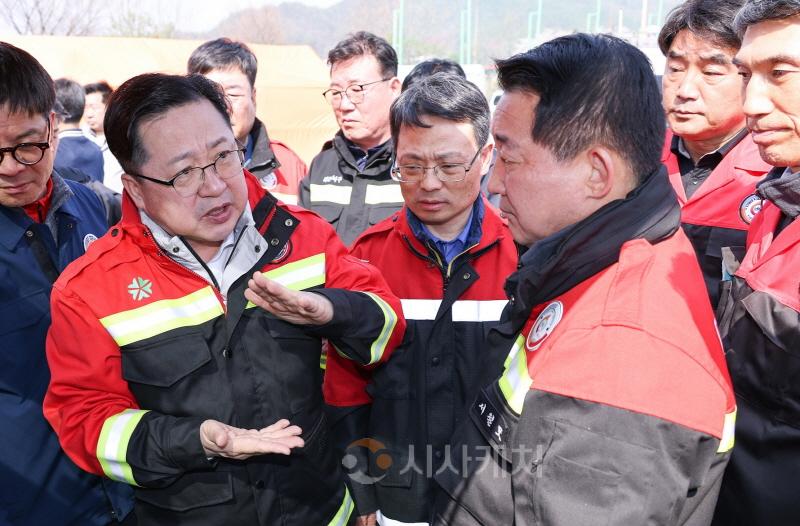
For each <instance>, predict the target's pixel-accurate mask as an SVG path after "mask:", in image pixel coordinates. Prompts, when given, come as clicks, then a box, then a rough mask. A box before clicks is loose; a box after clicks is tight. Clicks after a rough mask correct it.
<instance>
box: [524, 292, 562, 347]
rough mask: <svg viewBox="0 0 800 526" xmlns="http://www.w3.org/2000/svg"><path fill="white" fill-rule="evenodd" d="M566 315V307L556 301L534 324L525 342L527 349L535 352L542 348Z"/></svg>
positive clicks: (540, 314)
mask: <svg viewBox="0 0 800 526" xmlns="http://www.w3.org/2000/svg"><path fill="white" fill-rule="evenodd" d="M563 315H564V305H563V304H562V303H561V302H560V301H554V302H553V303H551V304H550V305H548V306H547V307H545V308H544V310H543V311H542V312H541V313H539V317H538V318H536V321H535V322H534V324H533V328H532V329H531V332H529V333H528V338H527V339H526V340H525V348H527V349H528V350H529V351H535V350H536V349H538V348H539V347H541V346H542V344H543V343H544V341H545V340H546V339H547V337H548V336H550V333H552V332H553V330H554V329H555V328H556V325H558V322H560V321H561V317H562V316H563Z"/></svg>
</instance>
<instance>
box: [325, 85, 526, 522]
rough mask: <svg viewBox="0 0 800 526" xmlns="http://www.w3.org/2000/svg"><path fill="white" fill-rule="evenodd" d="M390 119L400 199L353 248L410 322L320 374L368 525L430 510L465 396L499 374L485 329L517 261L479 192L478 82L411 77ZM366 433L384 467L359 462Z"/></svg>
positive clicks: (482, 120) (482, 107)
mask: <svg viewBox="0 0 800 526" xmlns="http://www.w3.org/2000/svg"><path fill="white" fill-rule="evenodd" d="M391 130H392V137H393V139H394V144H395V148H396V150H397V166H395V167H394V168H393V170H392V174H393V176H394V178H395V180H396V181H399V182H400V189H401V191H402V194H403V197H404V199H405V207H404V208H403V209H401V210H400V211H399V212H397V213H395V214H394V215H392V216H391V217H390V218H387V219H385V220H384V221H382V222H381V223H379V224H377V225H375V226H374V227H372V228H371V229H369V230H367V231H366V232H365V233H364V234H363V235H362V236H361V237H359V238H358V240H356V242H355V244H354V245H353V249H352V254H353V255H354V256H356V257H358V258H360V259H363V260H365V261H368V262H369V263H371V264H372V265H375V266H376V267H377V268H378V269H379V270H380V271H381V272H382V273H383V275H384V276H385V277H386V279H387V281H388V282H389V286H390V287H391V288H392V292H394V293H395V294H396V295H397V296H399V297H400V298H401V301H402V305H403V311H404V313H405V315H406V319H407V320H409V330H408V331H406V338H405V340H404V345H403V347H402V348H400V349H398V351H397V352H396V353H395V354H394V355H393V358H392V359H391V360H389V362H388V363H387V364H386V365H384V366H383V367H381V368H380V369H378V370H376V371H375V373H374V375H373V374H372V373H371V372H370V371H367V370H365V369H363V368H359V367H357V366H354V365H353V364H350V363H348V362H347V360H345V359H343V358H342V357H341V356H339V355H338V354H336V353H331V354H330V355H329V358H328V369H327V371H326V374H325V399H326V402H327V403H328V404H329V405H332V406H338V407H337V409H338V410H339V411H340V412H342V413H344V412H345V411H346V409H347V408H350V411H349V413H348V414H347V416H346V417H345V418H343V419H342V420H341V422H342V423H341V424H340V426H339V427H340V428H346V429H349V430H351V431H350V432H351V433H352V436H349V437H346V440H345V441H344V445H347V444H353V443H355V444H356V445H355V446H354V447H350V448H349V449H348V451H347V456H346V457H345V465H350V466H352V468H351V486H352V487H353V494H354V497H355V500H356V509H357V510H358V513H359V516H360V517H361V519H362V522H363V524H365V525H366V526H369V525H370V524H371V522H370V517H369V515H370V512H374V511H375V510H377V509H380V511H381V514H382V516H383V521H382V524H384V525H399V524H408V523H425V522H427V520H428V517H429V515H430V511H431V506H432V504H433V488H434V483H433V474H434V473H435V472H436V471H438V470H440V469H442V468H443V467H444V466H446V464H447V462H448V461H449V458H448V457H449V456H450V455H449V443H450V437H451V436H452V433H453V430H454V428H455V425H456V424H457V423H458V422H459V421H460V420H461V419H463V417H464V416H465V412H464V406H465V405H466V404H467V403H468V402H469V401H471V400H472V399H473V398H474V397H475V395H477V393H478V391H477V387H478V386H480V385H481V379H482V378H485V377H486V376H484V375H486V374H487V370H491V369H492V365H493V366H494V374H495V375H499V374H500V372H501V370H502V369H501V366H502V363H503V359H504V358H505V357H504V356H502V355H497V356H495V359H494V360H492V357H491V355H490V354H489V353H487V352H486V346H485V343H486V335H487V334H488V332H489V329H491V328H492V327H493V326H495V325H497V324H498V321H499V319H500V313H501V312H502V311H503V308H504V307H505V305H506V303H507V301H506V297H505V291H504V290H503V284H504V283H505V279H506V277H507V276H509V275H510V274H511V273H512V272H514V270H516V265H517V250H516V247H515V245H514V239H513V238H512V236H511V233H510V232H509V230H508V227H507V226H506V225H504V224H503V220H502V219H500V217H499V215H498V214H497V213H496V212H495V211H494V210H493V209H492V208H491V207H489V206H487V202H486V200H485V199H484V198H483V197H482V196H481V175H482V174H484V173H486V171H487V170H488V169H489V163H490V162H491V159H492V146H491V144H487V141H488V139H489V105H488V103H487V102H486V97H485V96H484V95H483V94H482V93H481V91H480V90H479V89H478V88H477V87H476V86H475V85H474V84H472V83H471V82H469V81H467V80H466V79H465V78H464V77H462V76H459V75H457V74H453V73H437V74H434V75H432V76H430V77H423V78H421V79H417V80H416V81H415V82H414V84H413V85H412V86H411V87H409V88H408V90H406V91H404V92H403V93H402V94H401V95H400V97H399V98H398V99H397V100H396V101H395V103H394V104H393V105H392V110H391ZM492 376H493V375H492V373H488V378H491V377H492ZM370 379H371V380H372V383H371V385H370V386H369V387H368V391H369V394H368V393H367V389H365V384H366V383H367V382H368V381H369V380H370ZM370 408H371V417H370ZM364 437H370V438H371V439H374V440H375V441H377V442H379V443H380V444H381V446H382V447H383V448H384V449H386V450H387V451H388V452H389V455H390V456H391V460H392V462H391V464H390V465H389V466H388V467H387V469H379V470H377V471H376V470H375V469H374V465H373V468H372V469H368V468H367V466H369V465H370V463H369V459H368V458H365V454H366V453H367V448H365V447H362V446H361V443H360V442H359V439H361V438H364ZM353 460H356V461H357V463H356V464H355V466H353V462H352V461H353ZM353 468H355V469H353ZM359 471H360V472H359ZM365 475H369V476H370V477H371V478H369V477H368V478H367V479H366V480H365V479H364V478H363V476H365ZM370 481H374V483H369V482H370ZM364 482H367V483H366V484H364ZM373 524H374V523H373Z"/></svg>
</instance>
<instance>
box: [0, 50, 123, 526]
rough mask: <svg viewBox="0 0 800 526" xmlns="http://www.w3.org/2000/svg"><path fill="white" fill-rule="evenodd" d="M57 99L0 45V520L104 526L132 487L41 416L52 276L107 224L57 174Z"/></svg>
mask: <svg viewBox="0 0 800 526" xmlns="http://www.w3.org/2000/svg"><path fill="white" fill-rule="evenodd" d="M54 104H55V89H54V86H53V80H52V79H51V78H50V75H48V74H47V72H46V71H45V70H44V68H42V66H41V64H39V62H38V61H37V60H36V59H35V58H34V57H32V56H31V55H29V54H28V53H26V52H25V51H23V50H21V49H18V48H16V47H14V46H12V45H10V44H7V43H4V42H0V341H2V352H0V422H2V425H0V524H3V525H30V524H82V525H87V526H95V525H97V526H100V525H106V524H110V523H115V522H117V521H123V520H125V519H126V517H131V516H132V514H131V513H130V511H131V509H132V501H131V493H130V489H128V488H127V487H125V486H124V485H121V484H115V483H112V482H110V481H104V480H103V479H100V478H99V477H95V476H93V475H89V474H88V473H85V472H84V471H82V470H81V469H79V468H78V467H77V466H76V465H75V464H74V463H73V462H72V461H71V460H70V459H69V458H68V457H67V456H66V455H65V454H64V452H63V451H62V449H61V446H60V445H59V443H58V438H57V437H56V435H55V433H53V430H52V428H51V427H50V425H49V424H48V423H47V421H46V420H45V419H44V417H43V415H42V401H43V399H44V395H45V391H46V389H47V384H48V382H49V380H50V375H49V372H48V368H47V362H46V361H45V336H46V334H47V328H48V327H49V325H50V303H49V296H50V291H51V287H52V284H53V281H55V280H56V279H57V278H58V276H59V274H60V273H61V272H62V271H63V270H64V267H66V266H67V264H68V263H69V262H71V261H72V260H74V259H76V258H77V257H79V256H81V255H82V254H83V253H84V251H85V250H86V248H87V247H88V246H89V244H90V243H92V242H93V241H94V240H95V239H97V238H98V237H100V236H102V235H103V234H104V233H105V231H106V229H107V228H108V227H107V225H106V218H105V211H104V209H103V205H102V204H101V203H100V201H99V200H98V199H97V197H95V195H94V194H93V193H92V192H91V190H89V189H88V188H86V187H84V186H83V185H81V184H79V183H75V182H72V181H66V180H64V179H62V178H61V177H60V176H59V175H58V174H57V173H55V172H54V171H53V160H54V157H55V146H56V142H57V139H56V138H55V137H54V135H55V128H56V126H55V114H54V112H53V111H52V110H53V106H54ZM129 520H132V519H129Z"/></svg>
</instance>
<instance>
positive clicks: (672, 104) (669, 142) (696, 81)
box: [658, 0, 770, 307]
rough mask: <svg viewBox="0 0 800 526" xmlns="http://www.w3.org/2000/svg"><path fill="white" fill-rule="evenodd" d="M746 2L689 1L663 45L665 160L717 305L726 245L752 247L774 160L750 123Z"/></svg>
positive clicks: (667, 28)
mask: <svg viewBox="0 0 800 526" xmlns="http://www.w3.org/2000/svg"><path fill="white" fill-rule="evenodd" d="M742 1H743V0H687V1H686V2H684V3H682V4H680V5H679V6H678V7H676V8H675V9H674V10H673V11H672V12H671V13H670V14H669V16H668V17H667V21H666V23H665V24H664V27H663V28H662V29H661V33H660V34H659V35H658V44H659V46H660V47H661V52H662V53H664V56H665V57H667V62H666V68H665V70H664V76H663V77H662V86H663V90H662V95H663V98H662V103H663V105H664V110H665V111H666V113H667V123H668V124H669V128H670V130H671V132H668V133H667V138H666V143H665V144H664V152H663V155H662V162H663V163H664V164H666V166H667V169H668V171H669V178H670V182H671V183H672V186H673V187H674V188H675V193H676V194H677V195H678V202H679V203H680V205H681V224H682V226H683V230H684V231H685V232H686V235H687V236H688V237H689V240H690V241H691V242H692V245H693V246H694V249H695V253H696V254H697V260H698V261H699V263H700V269H701V270H702V271H703V278H704V279H705V282H706V287H707V288H708V294H709V297H710V298H711V304H712V306H713V307H716V305H717V302H718V301H719V284H720V281H721V280H722V247H740V248H741V250H744V244H745V237H746V235H747V227H748V226H749V225H750V222H751V221H752V220H753V217H755V214H756V213H758V211H759V210H760V208H761V198H760V197H758V196H757V195H756V194H755V185H756V183H757V182H758V181H760V180H761V179H762V178H763V176H764V174H766V173H767V172H768V171H769V169H770V166H769V165H768V164H766V163H765V162H764V161H763V160H761V157H760V156H759V155H758V150H757V149H756V146H755V144H753V140H752V138H751V137H750V136H749V135H748V134H747V130H746V129H745V126H744V112H743V111H742V79H741V77H740V76H739V74H738V71H737V70H736V66H734V64H733V56H734V55H735V54H736V51H737V50H738V49H739V45H740V44H741V41H740V40H739V37H738V36H737V35H736V32H735V31H734V30H733V17H734V16H735V15H736V11H737V10H738V9H739V7H741V5H742Z"/></svg>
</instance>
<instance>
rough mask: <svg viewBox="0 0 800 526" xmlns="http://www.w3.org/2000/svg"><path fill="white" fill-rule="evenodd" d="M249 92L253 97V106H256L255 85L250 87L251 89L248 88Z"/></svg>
mask: <svg viewBox="0 0 800 526" xmlns="http://www.w3.org/2000/svg"><path fill="white" fill-rule="evenodd" d="M250 93H251V95H252V97H253V108H257V106H256V87H255V86H253V87H252V89H251V90H250Z"/></svg>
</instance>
